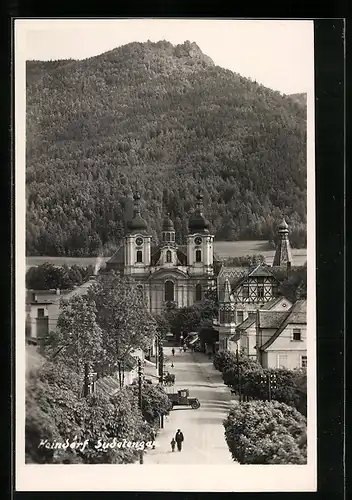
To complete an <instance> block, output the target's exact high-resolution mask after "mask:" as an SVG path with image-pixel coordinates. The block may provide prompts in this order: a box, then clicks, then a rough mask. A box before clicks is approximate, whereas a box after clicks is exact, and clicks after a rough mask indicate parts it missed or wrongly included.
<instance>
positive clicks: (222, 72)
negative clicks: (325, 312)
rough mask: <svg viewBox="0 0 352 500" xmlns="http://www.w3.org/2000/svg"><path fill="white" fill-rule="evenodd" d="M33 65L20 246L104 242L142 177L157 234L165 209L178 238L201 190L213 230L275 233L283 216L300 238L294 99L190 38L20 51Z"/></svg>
mask: <svg viewBox="0 0 352 500" xmlns="http://www.w3.org/2000/svg"><path fill="white" fill-rule="evenodd" d="M234 50H241V49H240V47H234ZM27 75H28V78H27V254H28V255H35V254H39V255H40V254H41V255H77V256H79V255H95V254H98V253H100V252H101V251H102V249H103V250H104V251H105V253H107V252H109V251H110V250H111V251H112V249H113V246H114V245H115V244H116V243H117V242H118V241H119V240H120V238H121V236H122V235H123V232H124V221H125V220H126V217H127V215H126V214H128V213H130V208H131V207H130V206H131V194H132V191H134V190H135V189H136V188H137V187H138V189H139V190H140V192H141V196H142V199H143V215H144V217H145V218H146V219H147V221H148V223H149V226H150V228H151V230H152V233H153V236H154V237H155V236H157V235H158V234H159V231H160V226H161V220H162V216H163V213H164V211H165V210H167V211H169V212H170V213H171V216H172V218H173V219H174V221H175V225H176V230H177V238H178V240H179V241H181V240H182V237H183V235H184V234H185V233H186V227H187V217H188V215H189V214H190V212H191V211H192V210H193V206H194V202H195V197H196V195H197V193H198V191H199V189H200V190H201V191H202V192H203V194H204V206H205V215H206V217H207V218H208V219H209V220H210V221H211V223H212V229H213V231H214V234H215V235H216V237H217V238H218V239H225V240H236V239H261V238H263V239H272V238H273V234H274V233H275V232H276V229H275V228H276V225H277V223H278V220H279V219H280V218H281V217H282V214H285V215H286V217H287V221H288V222H289V224H290V227H291V241H292V243H293V245H294V246H304V245H305V222H306V215H305V214H306V151H305V150H306V110H305V108H304V107H302V106H301V105H299V104H298V103H296V102H295V101H294V99H292V98H290V97H289V96H282V95H281V94H280V93H279V92H275V91H272V90H270V89H268V88H265V87H263V86H262V85H259V84H257V83H256V82H253V81H251V80H248V79H247V78H243V77H242V76H240V75H238V74H236V73H233V72H232V71H229V70H226V69H223V68H220V67H218V66H215V65H214V63H213V61H212V60H211V59H210V58H209V57H207V56H206V55H204V54H203V53H202V52H201V50H200V49H199V47H198V46H197V45H196V44H194V43H190V42H185V43H184V44H183V45H177V46H173V45H171V44H170V43H169V42H166V41H162V42H158V43H152V42H147V43H130V44H128V45H125V46H122V47H119V48H117V49H114V50H112V51H110V52H106V53H104V54H102V55H99V56H96V57H91V58H89V59H85V60H82V61H75V60H66V61H50V62H39V61H28V62H27Z"/></svg>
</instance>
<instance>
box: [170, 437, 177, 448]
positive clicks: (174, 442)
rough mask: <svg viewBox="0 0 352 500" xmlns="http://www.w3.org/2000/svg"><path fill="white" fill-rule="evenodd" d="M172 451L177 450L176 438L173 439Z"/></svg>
mask: <svg viewBox="0 0 352 500" xmlns="http://www.w3.org/2000/svg"><path fill="white" fill-rule="evenodd" d="M170 444H171V451H175V446H176V441H175V438H172V439H171V443H170Z"/></svg>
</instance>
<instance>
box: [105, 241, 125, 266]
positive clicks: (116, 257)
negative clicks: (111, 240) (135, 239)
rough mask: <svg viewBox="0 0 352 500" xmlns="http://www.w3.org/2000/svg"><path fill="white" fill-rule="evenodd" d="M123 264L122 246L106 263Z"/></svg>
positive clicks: (123, 250)
mask: <svg viewBox="0 0 352 500" xmlns="http://www.w3.org/2000/svg"><path fill="white" fill-rule="evenodd" d="M124 262H125V246H124V245H123V244H122V245H121V246H120V247H119V248H118V249H117V250H116V252H115V253H114V255H113V256H112V257H111V259H109V260H108V261H107V263H106V264H107V265H110V264H123V263H124Z"/></svg>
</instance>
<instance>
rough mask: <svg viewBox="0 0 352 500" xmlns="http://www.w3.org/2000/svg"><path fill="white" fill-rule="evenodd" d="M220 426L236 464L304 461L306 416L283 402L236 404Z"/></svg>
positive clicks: (295, 462)
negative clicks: (222, 425)
mask: <svg viewBox="0 0 352 500" xmlns="http://www.w3.org/2000/svg"><path fill="white" fill-rule="evenodd" d="M224 428H225V439H226V442H227V445H228V447H229V450H230V452H231V454H232V457H233V459H234V460H235V461H237V462H239V463H240V464H305V463H307V440H306V419H305V417H304V416H303V415H301V414H300V413H299V412H298V411H297V410H295V409H294V408H292V407H291V406H288V405H286V404H284V403H279V402H277V401H272V402H268V401H254V402H250V403H241V404H238V405H236V406H234V407H233V408H232V409H231V411H230V413H229V416H228V417H227V419H226V420H225V421H224Z"/></svg>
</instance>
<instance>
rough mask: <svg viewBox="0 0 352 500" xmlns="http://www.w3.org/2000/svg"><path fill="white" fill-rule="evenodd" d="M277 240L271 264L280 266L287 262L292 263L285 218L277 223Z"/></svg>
mask: <svg viewBox="0 0 352 500" xmlns="http://www.w3.org/2000/svg"><path fill="white" fill-rule="evenodd" d="M278 233H279V241H278V243H277V247H276V251H275V255H274V261H273V266H282V265H283V264H286V263H287V262H290V263H291V265H292V261H293V259H292V251H291V244H290V240H289V239H288V224H287V222H286V221H285V219H283V220H282V222H281V223H280V224H279V227H278Z"/></svg>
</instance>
